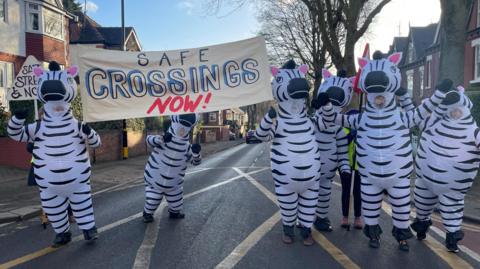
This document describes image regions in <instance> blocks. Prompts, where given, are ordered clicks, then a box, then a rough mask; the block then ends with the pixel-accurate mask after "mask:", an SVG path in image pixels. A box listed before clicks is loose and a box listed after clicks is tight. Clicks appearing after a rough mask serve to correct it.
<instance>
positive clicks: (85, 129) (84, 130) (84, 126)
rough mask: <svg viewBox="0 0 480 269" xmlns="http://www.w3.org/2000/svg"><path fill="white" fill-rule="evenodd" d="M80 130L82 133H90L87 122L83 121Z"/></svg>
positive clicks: (90, 129)
mask: <svg viewBox="0 0 480 269" xmlns="http://www.w3.org/2000/svg"><path fill="white" fill-rule="evenodd" d="M82 132H83V133H84V134H86V135H87V136H89V135H90V134H91V133H92V128H90V126H88V124H86V123H84V124H83V125H82Z"/></svg>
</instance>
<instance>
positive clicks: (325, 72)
mask: <svg viewBox="0 0 480 269" xmlns="http://www.w3.org/2000/svg"><path fill="white" fill-rule="evenodd" d="M331 76H332V73H330V71H328V70H327V69H325V68H322V77H323V78H329V77H331Z"/></svg>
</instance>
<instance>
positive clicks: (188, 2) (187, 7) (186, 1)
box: [177, 0, 196, 15]
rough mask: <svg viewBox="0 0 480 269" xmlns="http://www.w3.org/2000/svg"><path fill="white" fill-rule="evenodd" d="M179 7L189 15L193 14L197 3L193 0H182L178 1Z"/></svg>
mask: <svg viewBox="0 0 480 269" xmlns="http://www.w3.org/2000/svg"><path fill="white" fill-rule="evenodd" d="M177 7H178V8H179V9H181V10H184V11H185V12H186V13H187V14H188V15H192V13H193V10H194V9H195V7H196V4H195V2H194V1H192V0H182V1H180V2H178V4H177Z"/></svg>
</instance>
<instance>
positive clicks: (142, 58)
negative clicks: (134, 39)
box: [137, 52, 150, 66]
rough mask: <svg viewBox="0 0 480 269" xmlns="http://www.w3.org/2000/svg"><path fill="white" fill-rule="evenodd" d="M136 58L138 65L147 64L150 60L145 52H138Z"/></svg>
mask: <svg viewBox="0 0 480 269" xmlns="http://www.w3.org/2000/svg"><path fill="white" fill-rule="evenodd" d="M137 58H138V61H137V63H138V65H140V66H147V65H148V63H149V62H150V61H149V60H148V57H147V54H146V53H145V52H141V53H139V54H138V55H137Z"/></svg>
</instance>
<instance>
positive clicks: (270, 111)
mask: <svg viewBox="0 0 480 269" xmlns="http://www.w3.org/2000/svg"><path fill="white" fill-rule="evenodd" d="M268 116H269V117H270V118H271V119H275V118H276V117H277V111H275V108H273V107H270V110H269V111H268Z"/></svg>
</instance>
